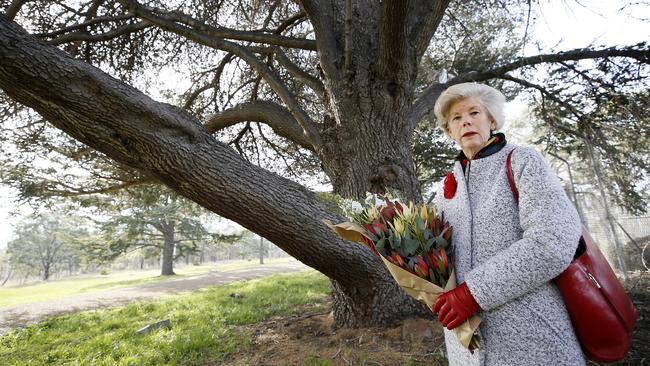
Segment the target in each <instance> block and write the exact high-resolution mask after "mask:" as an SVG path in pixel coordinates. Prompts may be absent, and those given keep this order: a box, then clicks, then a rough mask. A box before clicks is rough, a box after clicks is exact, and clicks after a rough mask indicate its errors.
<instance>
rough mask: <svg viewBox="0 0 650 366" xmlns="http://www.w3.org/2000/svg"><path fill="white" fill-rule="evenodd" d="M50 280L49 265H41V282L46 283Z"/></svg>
mask: <svg viewBox="0 0 650 366" xmlns="http://www.w3.org/2000/svg"><path fill="white" fill-rule="evenodd" d="M49 279H50V264H49V263H45V264H44V265H43V281H47V280H49Z"/></svg>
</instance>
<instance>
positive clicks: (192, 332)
mask: <svg viewBox="0 0 650 366" xmlns="http://www.w3.org/2000/svg"><path fill="white" fill-rule="evenodd" d="M329 289H330V287H329V281H328V280H327V278H326V277H325V276H323V275H321V274H320V273H318V272H316V271H313V270H309V271H303V272H298V273H294V274H287V275H275V276H271V277H267V278H265V279H260V280H252V281H245V282H239V283H235V284H232V285H226V286H221V287H214V288H211V289H204V290H201V291H199V292H198V293H194V294H190V295H182V296H179V297H177V298H174V299H172V300H167V301H164V302H143V303H135V304H131V305H127V306H125V307H122V308H119V309H113V310H97V311H89V312H83V313H78V314H74V315H69V316H63V317H58V318H52V319H49V320H46V321H43V322H40V323H38V324H35V325H32V326H29V327H27V328H25V329H22V330H14V331H12V332H10V333H8V334H6V335H4V336H1V337H0V360H2V362H1V363H2V365H6V366H14V365H16V366H17V365H138V366H139V365H201V364H204V363H206V362H208V361H212V362H217V363H218V361H220V360H222V359H224V358H225V357H227V356H228V355H229V354H231V353H234V352H238V351H241V350H247V349H248V348H249V347H250V346H251V336H250V335H249V334H247V333H246V332H244V331H240V330H237V328H236V326H238V325H244V324H253V323H256V322H259V321H261V320H264V319H266V318H269V317H273V316H290V315H297V314H299V313H300V312H301V306H302V305H306V304H314V303H316V304H318V305H317V307H316V310H317V311H320V310H325V308H326V304H325V302H324V301H323V298H324V297H325V296H326V295H327V294H328V293H329V291H330V290H329ZM232 293H238V294H241V295H243V297H241V298H231V297H230V296H229V295H230V294H232ZM163 319H170V321H171V323H172V329H171V330H158V331H154V332H153V333H151V334H148V335H144V336H141V335H138V334H136V330H137V329H139V328H141V327H143V326H145V325H147V324H151V323H154V322H157V321H160V320H163ZM252 351H253V350H252ZM252 351H251V352H252ZM313 361H316V360H313ZM314 364H319V363H314Z"/></svg>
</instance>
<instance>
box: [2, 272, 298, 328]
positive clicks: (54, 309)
mask: <svg viewBox="0 0 650 366" xmlns="http://www.w3.org/2000/svg"><path fill="white" fill-rule="evenodd" d="M308 268H309V267H307V266H306V265H304V264H302V263H300V262H298V261H295V262H288V263H278V264H265V265H260V266H257V267H253V268H245V269H239V270H233V271H227V272H211V273H209V274H206V275H200V276H194V277H187V278H180V279H177V280H170V281H165V282H158V283H153V284H147V285H141V286H135V287H125V288H120V289H115V290H109V291H104V292H96V293H92V294H84V295H76V296H69V297H64V298H61V299H56V300H48V301H41V302H35V303H30V304H22V305H18V306H13V307H7V308H0V335H2V334H5V333H7V332H8V331H9V330H11V329H13V328H17V327H24V326H26V325H28V324H32V323H36V322H38V321H40V320H42V319H45V318H48V317H52V316H56V315H63V314H69V313H74V312H78V311H83V310H91V309H97V308H106V307H115V306H120V305H125V304H128V303H130V302H133V301H136V300H146V299H154V298H155V299H159V298H162V297H165V296H170V295H174V294H178V293H181V292H187V291H192V290H196V289H200V288H204V287H210V286H215V285H222V284H228V283H231V282H236V281H242V280H250V279H254V278H260V277H265V276H269V275H272V274H276V273H288V272H296V271H301V270H305V269H308Z"/></svg>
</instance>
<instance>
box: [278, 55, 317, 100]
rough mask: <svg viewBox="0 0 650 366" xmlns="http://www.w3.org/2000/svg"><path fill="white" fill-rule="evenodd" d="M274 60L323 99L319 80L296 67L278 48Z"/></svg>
mask: <svg viewBox="0 0 650 366" xmlns="http://www.w3.org/2000/svg"><path fill="white" fill-rule="evenodd" d="M275 59H276V60H278V63H280V65H282V66H284V68H285V69H287V71H288V72H289V73H290V74H291V75H293V76H294V77H295V78H296V79H298V80H300V81H302V82H303V83H305V85H307V86H309V87H310V88H311V89H312V90H313V91H314V92H315V93H316V95H318V96H319V97H320V98H321V99H322V98H323V96H324V95H325V86H323V83H322V82H321V81H320V79H318V78H317V77H315V76H312V75H311V74H310V73H308V72H306V71H305V70H303V69H302V68H300V66H298V65H296V64H295V63H294V62H293V61H291V60H289V58H288V57H287V55H286V54H285V53H284V52H283V51H282V50H281V49H280V48H276V49H275Z"/></svg>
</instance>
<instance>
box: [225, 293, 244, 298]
mask: <svg viewBox="0 0 650 366" xmlns="http://www.w3.org/2000/svg"><path fill="white" fill-rule="evenodd" d="M229 296H230V297H232V298H233V299H241V298H242V297H244V295H242V294H236V293H233V294H230V295H229Z"/></svg>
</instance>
